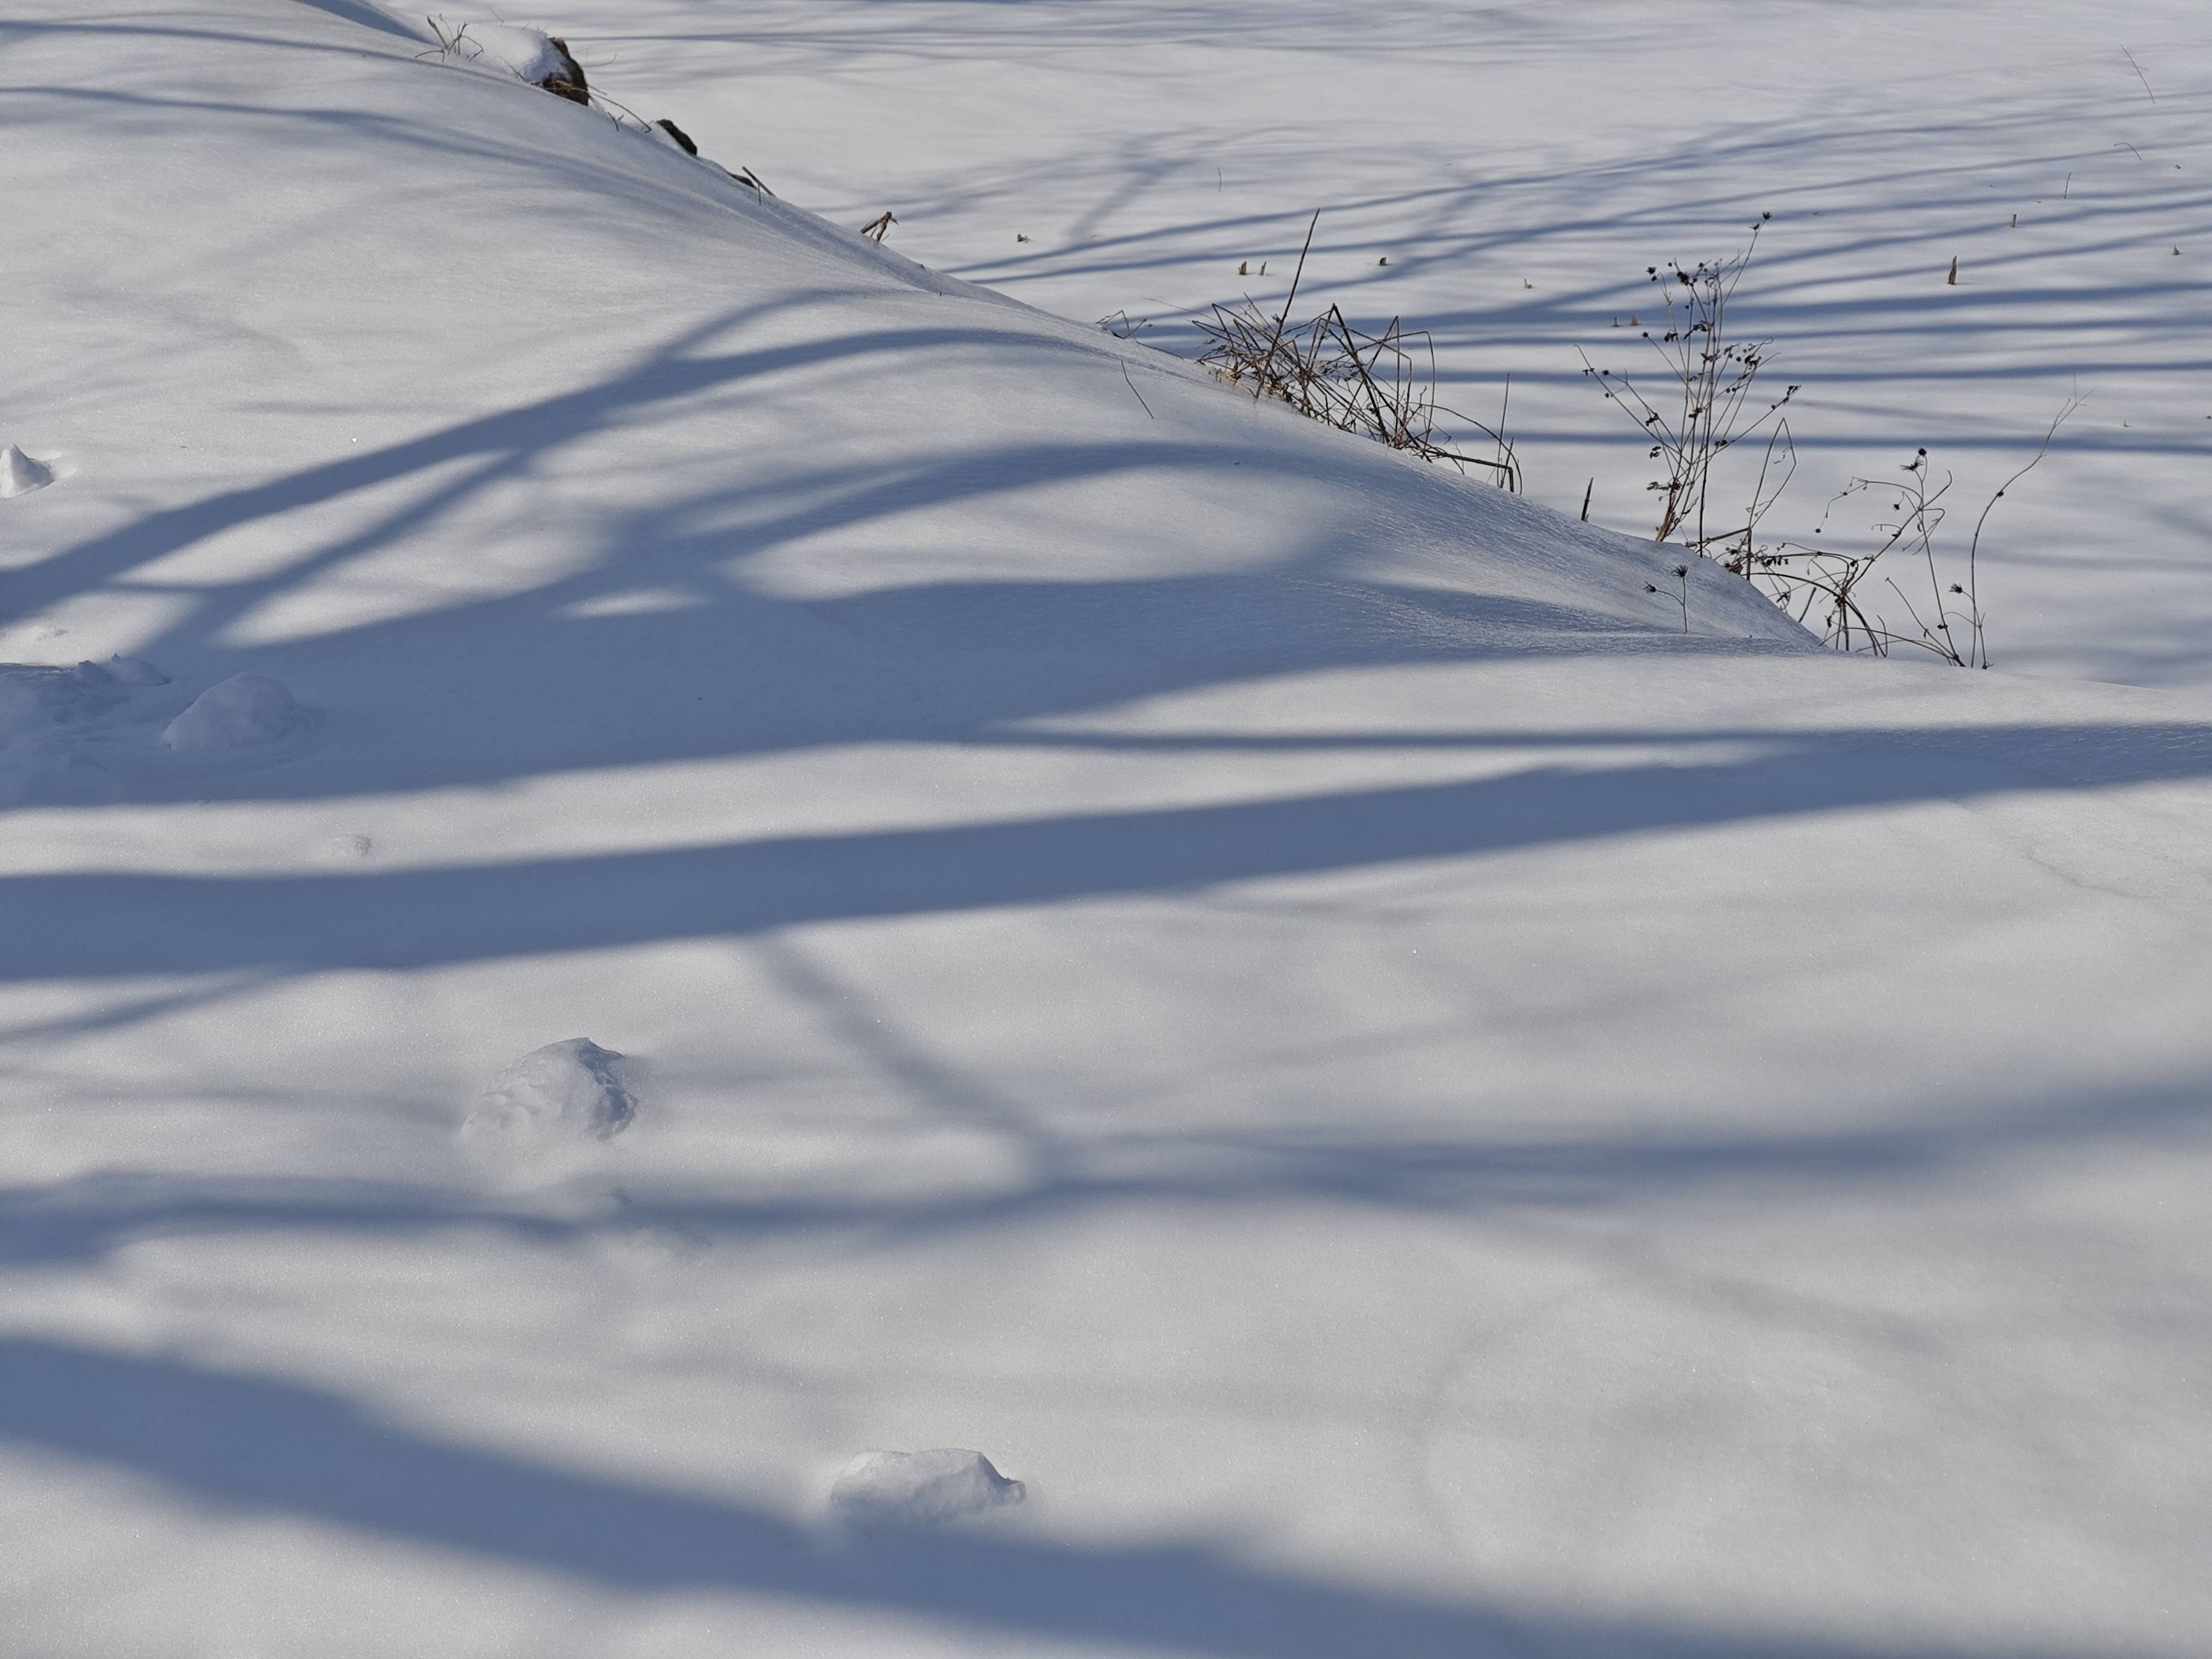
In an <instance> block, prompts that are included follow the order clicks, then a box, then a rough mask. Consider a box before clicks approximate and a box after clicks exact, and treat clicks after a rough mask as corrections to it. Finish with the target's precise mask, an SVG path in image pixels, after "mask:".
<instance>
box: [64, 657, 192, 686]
mask: <svg viewBox="0 0 2212 1659" xmlns="http://www.w3.org/2000/svg"><path fill="white" fill-rule="evenodd" d="M87 669H94V670H96V671H100V672H104V673H105V674H106V676H107V677H108V678H110V679H112V680H113V681H114V682H115V683H116V684H118V685H130V686H141V685H167V684H168V683H169V677H168V676H167V674H164V673H163V672H162V671H161V670H160V669H158V668H156V667H155V666H154V665H153V664H152V663H149V662H142V661H140V660H139V659H137V658H136V657H123V656H115V657H110V658H109V659H107V660H106V662H105V663H91V662H81V663H79V664H78V665H76V671H77V672H78V673H79V674H82V673H83V672H84V671H86V670H87Z"/></svg>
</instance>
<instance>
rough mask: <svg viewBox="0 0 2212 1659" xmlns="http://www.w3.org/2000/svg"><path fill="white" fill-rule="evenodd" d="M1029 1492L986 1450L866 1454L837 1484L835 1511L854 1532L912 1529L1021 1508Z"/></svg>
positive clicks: (833, 1495) (831, 1499) (832, 1490)
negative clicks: (1002, 1470)
mask: <svg viewBox="0 0 2212 1659" xmlns="http://www.w3.org/2000/svg"><path fill="white" fill-rule="evenodd" d="M1027 1490H1028V1489H1027V1488H1026V1487H1024V1486H1023V1485H1022V1483H1021V1482H1020V1481H1018V1480H1008V1479H1006V1476H1005V1475H1003V1474H1000V1473H999V1472H998V1470H997V1469H995V1468H992V1467H991V1460H990V1459H989V1458H987V1457H986V1456H984V1455H983V1454H982V1453H981V1452H975V1451H963V1450H961V1449H958V1448H956V1447H949V1446H948V1447H939V1448H938V1449H936V1450H934V1451H918V1452H902V1451H865V1452H862V1453H861V1454H860V1455H859V1456H858V1457H855V1458H854V1460H853V1461H852V1462H849V1463H848V1464H847V1465H846V1466H845V1468H844V1470H843V1472H842V1473H841V1474H839V1475H838V1477H837V1479H836V1481H835V1482H834V1483H833V1484H832V1485H831V1486H830V1488H829V1512H830V1514H831V1516H833V1517H835V1518H836V1520H837V1521H838V1522H840V1523H841V1524H842V1525H843V1526H844V1527H845V1528H848V1530H851V1531H855V1532H885V1531H891V1532H897V1531H912V1530H914V1529H915V1528H925V1527H936V1526H942V1525H944V1524H945V1522H948V1521H958V1520H961V1519H963V1518H964V1517H966V1516H971V1515H981V1514H983V1513H985V1512H986V1511H987V1510H995V1509H1000V1508H1003V1507H1005V1506H1006V1505H1007V1504H1018V1503H1020V1502H1021V1501H1022V1498H1023V1496H1024V1493H1025V1492H1026V1491H1027Z"/></svg>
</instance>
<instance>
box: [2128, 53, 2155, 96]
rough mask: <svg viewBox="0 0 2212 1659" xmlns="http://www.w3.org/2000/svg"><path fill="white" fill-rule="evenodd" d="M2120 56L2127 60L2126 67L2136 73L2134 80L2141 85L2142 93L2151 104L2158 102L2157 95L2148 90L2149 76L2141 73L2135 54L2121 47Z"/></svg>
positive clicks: (2140, 65) (2140, 66)
mask: <svg viewBox="0 0 2212 1659" xmlns="http://www.w3.org/2000/svg"><path fill="white" fill-rule="evenodd" d="M2120 56H2121V57H2123V58H2126V59H2127V60H2128V67H2129V68H2130V69H2131V70H2134V71H2135V72H2136V80H2138V81H2140V82H2142V83H2143V91H2144V92H2145V93H2146V94H2148V96H2149V98H2150V100H2151V102H2152V103H2154V104H2155V103H2156V102H2158V94H2156V93H2154V92H2152V91H2151V89H2150V76H2148V75H2145V74H2144V73H2143V72H2142V64H2138V63H2137V62H2136V55H2135V53H2133V52H2130V51H2129V50H2128V49H2127V47H2125V46H2122V47H2121V48H2120Z"/></svg>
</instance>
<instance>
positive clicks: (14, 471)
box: [0, 444, 54, 497]
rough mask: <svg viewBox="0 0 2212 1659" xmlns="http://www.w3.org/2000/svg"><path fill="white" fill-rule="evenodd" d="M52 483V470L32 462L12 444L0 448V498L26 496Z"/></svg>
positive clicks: (41, 463)
mask: <svg viewBox="0 0 2212 1659" xmlns="http://www.w3.org/2000/svg"><path fill="white" fill-rule="evenodd" d="M53 481H54V473H53V469H52V467H50V466H48V465H46V463H45V462H43V461H34V460H33V459H31V458H30V457H29V456H28V455H26V454H25V453H23V452H22V451H21V450H20V449H18V448H17V447H15V445H14V444H9V445H8V446H7V447H5V448H0V497H7V496H15V495H29V494H30V493H31V492H32V491H33V490H34V489H45V488H46V486H47V485H48V484H50V483H52V482H53Z"/></svg>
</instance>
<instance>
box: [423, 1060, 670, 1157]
mask: <svg viewBox="0 0 2212 1659" xmlns="http://www.w3.org/2000/svg"><path fill="white" fill-rule="evenodd" d="M622 1062H623V1057H622V1055H620V1054H617V1053H615V1052H614V1051H613V1050H612V1049H611V1048H601V1047H599V1044H598V1043H596V1042H592V1040H591V1038H589V1037H568V1038H567V1039H565V1040H563V1041H562V1042H549V1043H547V1044H546V1045H545V1046H544V1048H532V1050H531V1051H530V1052H529V1053H528V1054H525V1055H523V1057H522V1058H521V1059H520V1060H516V1061H515V1062H514V1063H513V1065H512V1066H508V1067H507V1069H506V1070H505V1071H503V1072H501V1073H500V1074H499V1075H498V1076H497V1077H495V1078H494V1079H492V1081H491V1086H490V1087H489V1088H487V1089H486V1090H485V1091H483V1094H481V1095H479V1096H478V1097H477V1101H476V1103H475V1104H474V1105H473V1106H471V1107H470V1108H469V1112H468V1115H467V1117H466V1118H465V1120H464V1121H463V1122H462V1125H461V1132H462V1133H464V1134H465V1135H468V1136H471V1137H472V1138H479V1139H481V1138H483V1137H486V1136H500V1137H511V1138H515V1139H524V1140H531V1141H538V1142H544V1141H549V1140H550V1141H560V1140H607V1139H612V1138H613V1137H614V1136H615V1135H617V1134H619V1133H621V1132H622V1131H623V1129H624V1128H626V1127H629V1121H630V1120H631V1119H632V1118H633V1117H635V1115H637V1097H636V1096H635V1094H633V1093H632V1092H631V1091H630V1086H629V1080H628V1079H627V1078H625V1076H624V1075H623V1063H622Z"/></svg>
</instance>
